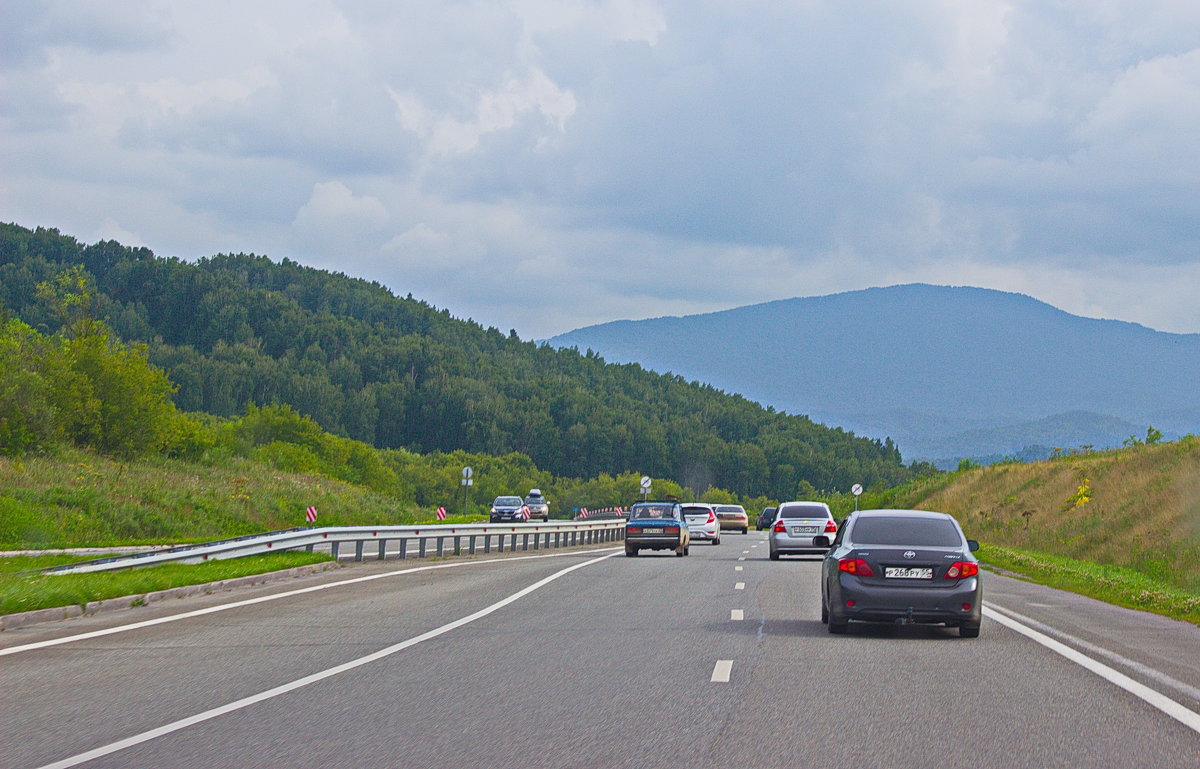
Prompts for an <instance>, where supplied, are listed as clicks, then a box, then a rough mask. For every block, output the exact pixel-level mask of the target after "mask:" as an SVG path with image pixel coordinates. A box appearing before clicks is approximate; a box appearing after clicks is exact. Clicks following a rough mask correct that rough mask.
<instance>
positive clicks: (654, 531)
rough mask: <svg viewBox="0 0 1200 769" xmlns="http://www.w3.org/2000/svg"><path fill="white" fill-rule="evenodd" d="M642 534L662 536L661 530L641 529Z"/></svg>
mask: <svg viewBox="0 0 1200 769" xmlns="http://www.w3.org/2000/svg"><path fill="white" fill-rule="evenodd" d="M642 533H643V534H662V533H663V530H662V529H642Z"/></svg>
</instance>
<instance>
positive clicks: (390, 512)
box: [0, 450, 434, 614]
mask: <svg viewBox="0 0 1200 769" xmlns="http://www.w3.org/2000/svg"><path fill="white" fill-rule="evenodd" d="M309 505H313V506H315V507H316V508H317V511H318V516H319V518H318V523H319V524H321V525H371V524H394V525H403V524H411V523H427V522H430V521H432V520H433V518H434V515H433V511H426V510H417V509H409V508H404V507H402V506H400V505H399V504H398V503H397V502H396V500H394V499H391V498H389V497H386V496H384V495H381V494H377V493H375V492H372V491H369V490H366V489H363V488H361V487H358V486H354V485H351V484H347V483H342V482H340V481H336V480H332V479H329V478H325V477H322V476H316V475H303V474H294V473H284V472H280V471H278V470H274V469H272V468H270V467H267V466H266V465H262V464H259V463H255V462H251V461H249V460H244V459H237V458H234V459H230V460H227V461H226V462H224V463H223V464H220V465H216V466H213V465H205V464H196V463H190V462H182V461H178V460H166V459H154V460H142V461H134V462H127V463H122V462H117V461H114V460H111V459H106V458H104V457H101V456H98V455H96V454H93V453H90V452H85V451H79V450H67V451H64V452H62V453H60V454H58V455H56V456H37V457H23V458H19V459H14V458H0V550H30V549H50V548H55V549H57V548H72V547H98V546H106V545H107V546H124V545H138V544H176V543H183V542H203V541H208V540H213V539H222V538H225V537H235V536H241V535H244V534H252V533H256V532H262V531H269V530H275V529H286V528H291V527H294V526H301V525H304V510H305V508H306V507H307V506H309ZM83 558H86V556H71V555H47V556H38V557H36V558H31V557H20V556H15V557H10V558H0V614H8V613H12V612H18V611H28V610H31V609H40V608H48V607H53V606H67V605H72V604H84V603H87V602H88V601H94V600H100V599H103V598H111V597H117V596H122V595H138V594H141V593H146V592H150V591H154V590H161V589H165V588H169V587H177V586H180V585H192V584H201V583H205V582H210V581H215V580H222V579H230V578H233V577H238V576H246V575H250V574H260V573H263V572H267V571H273V570H276V569H283V568H288V567H291V566H297V565H301V564H306V563H314V562H318V561H321V560H328V559H329V557H328V556H327V555H322V554H316V553H314V554H309V553H281V554H278V556H270V557H262V558H239V559H236V560H228V561H220V562H215V563H207V564H201V565H197V566H182V565H175V566H161V567H152V568H145V569H137V570H133V571H128V572H122V573H111V574H80V575H74V576H45V577H42V576H31V575H30V574H28V573H21V572H27V571H28V570H30V569H36V568H40V567H43V566H50V565H53V564H57V563H65V562H69V561H73V560H82V559H83Z"/></svg>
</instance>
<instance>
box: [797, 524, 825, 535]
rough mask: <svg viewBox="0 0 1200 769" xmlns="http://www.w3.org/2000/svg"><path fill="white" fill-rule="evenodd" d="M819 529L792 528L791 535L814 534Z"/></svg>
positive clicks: (809, 527)
mask: <svg viewBox="0 0 1200 769" xmlns="http://www.w3.org/2000/svg"><path fill="white" fill-rule="evenodd" d="M818 531H819V529H818V528H817V527H816V526H793V527H792V533H793V534H816V533H817V532H818Z"/></svg>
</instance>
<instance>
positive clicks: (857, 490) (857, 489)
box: [850, 483, 862, 497]
mask: <svg viewBox="0 0 1200 769" xmlns="http://www.w3.org/2000/svg"><path fill="white" fill-rule="evenodd" d="M850 493H851V494H853V495H854V496H856V497H857V496H859V495H860V494H862V484H861V483H856V484H854V485H853V486H851V487H850Z"/></svg>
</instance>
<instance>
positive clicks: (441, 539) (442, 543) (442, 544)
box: [437, 537, 446, 558]
mask: <svg viewBox="0 0 1200 769" xmlns="http://www.w3.org/2000/svg"><path fill="white" fill-rule="evenodd" d="M445 546H446V538H445V537H438V538H437V554H438V558H441V557H442V552H443V550H444V548H445Z"/></svg>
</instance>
